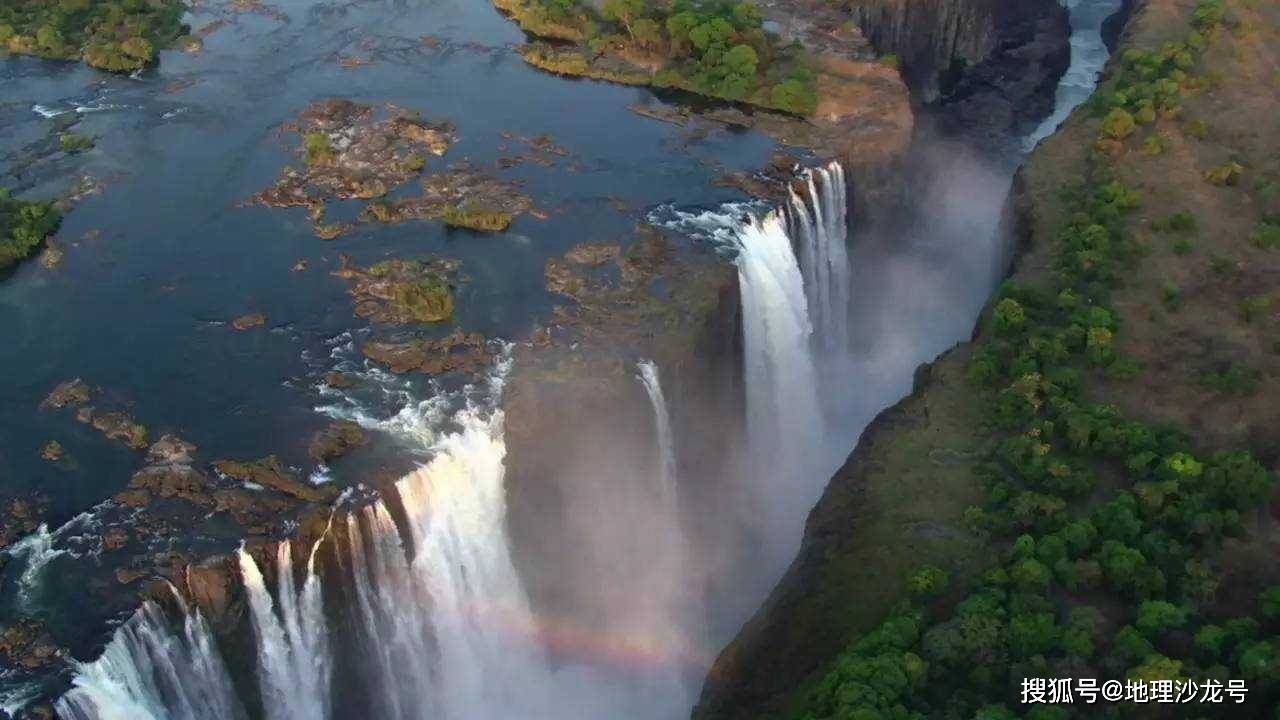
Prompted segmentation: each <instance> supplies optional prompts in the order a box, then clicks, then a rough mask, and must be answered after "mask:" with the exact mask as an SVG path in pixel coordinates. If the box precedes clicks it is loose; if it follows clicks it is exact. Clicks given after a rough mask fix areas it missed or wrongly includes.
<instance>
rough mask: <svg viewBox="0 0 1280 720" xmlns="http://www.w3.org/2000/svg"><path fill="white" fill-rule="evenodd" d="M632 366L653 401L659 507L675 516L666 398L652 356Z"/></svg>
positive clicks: (673, 465)
mask: <svg viewBox="0 0 1280 720" xmlns="http://www.w3.org/2000/svg"><path fill="white" fill-rule="evenodd" d="M636 368H637V369H638V370H639V371H640V375H639V376H638V377H639V378H640V382H641V383H642V384H643V385H644V390H645V392H646V393H648V395H649V402H650V403H651V404H652V405H653V427H654V431H655V432H656V433H657V435H658V459H659V462H660V470H661V475H660V478H659V479H660V484H659V488H660V492H661V495H662V498H661V500H662V507H663V508H665V509H667V510H669V511H670V514H671V516H672V517H673V518H678V517H679V513H678V508H679V501H678V499H677V498H678V490H677V488H676V450H675V439H674V438H672V437H671V416H670V415H669V414H668V413H667V401H666V398H664V397H663V396H662V382H661V380H660V379H659V377H658V366H657V365H655V364H654V363H653V361H652V360H641V361H640V362H638V363H636ZM677 525H678V523H677Z"/></svg>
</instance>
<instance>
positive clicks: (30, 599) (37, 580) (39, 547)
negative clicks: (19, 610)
mask: <svg viewBox="0 0 1280 720" xmlns="http://www.w3.org/2000/svg"><path fill="white" fill-rule="evenodd" d="M53 541H54V534H53V533H51V532H49V526H48V525H45V524H43V523H41V525H40V527H39V528H37V529H36V531H35V532H33V533H31V534H30V535H28V536H26V537H24V538H22V539H21V540H19V541H18V542H16V543H14V544H13V545H12V546H11V547H9V549H8V551H7V552H8V553H9V556H10V557H14V558H16V557H21V558H23V560H24V561H25V562H26V567H24V568H23V569H22V575H21V576H19V578H18V604H19V605H20V606H21V607H23V608H28V609H29V608H31V607H32V606H33V605H34V604H35V603H36V601H37V600H38V599H39V597H40V584H41V582H42V580H43V578H44V569H45V567H46V566H48V565H49V563H50V562H51V561H52V560H53V559H54V558H56V557H58V556H59V555H62V554H64V553H65V552H66V551H65V550H61V549H56V548H54V546H53Z"/></svg>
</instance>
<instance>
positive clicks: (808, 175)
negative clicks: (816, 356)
mask: <svg viewBox="0 0 1280 720" xmlns="http://www.w3.org/2000/svg"><path fill="white" fill-rule="evenodd" d="M803 180H804V188H805V191H806V193H805V194H806V196H807V201H806V199H804V198H801V197H800V195H798V194H797V193H796V191H795V188H793V187H788V188H787V195H788V197H787V202H786V203H785V204H784V205H783V206H782V211H783V213H784V216H785V218H786V220H787V223H786V226H787V231H788V235H789V236H790V237H791V238H792V240H793V241H794V242H793V244H794V245H795V248H796V252H797V254H798V257H797V262H798V264H799V265H800V271H801V276H802V278H803V280H804V291H805V299H806V300H807V302H808V308H809V316H810V319H811V321H812V322H813V328H814V342H815V343H816V344H817V346H818V348H819V349H820V350H822V351H823V353H824V355H835V356H841V355H843V354H845V353H847V352H848V350H849V342H850V340H849V338H850V335H849V307H850V304H851V303H852V283H853V280H852V268H851V267H850V265H849V251H848V229H847V217H848V209H847V201H846V198H845V194H846V185H845V179H844V168H843V167H842V166H841V165H840V163H838V162H835V161H832V162H830V163H828V164H827V165H826V166H824V167H820V168H816V169H807V170H805V171H804V175H803Z"/></svg>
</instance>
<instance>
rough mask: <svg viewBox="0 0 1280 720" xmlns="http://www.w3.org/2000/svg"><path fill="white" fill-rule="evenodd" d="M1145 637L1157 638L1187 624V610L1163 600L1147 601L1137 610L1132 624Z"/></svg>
mask: <svg viewBox="0 0 1280 720" xmlns="http://www.w3.org/2000/svg"><path fill="white" fill-rule="evenodd" d="M1134 624H1135V625H1137V626H1138V629H1139V630H1141V631H1142V633H1143V634H1144V635H1146V636H1147V637H1149V638H1150V637H1157V636H1160V635H1163V634H1164V633H1167V632H1169V631H1170V630H1176V629H1178V628H1181V627H1182V626H1184V625H1186V624H1187V610H1186V608H1182V607H1179V606H1177V605H1174V604H1173V603H1170V602H1165V601H1163V600H1148V601H1146V602H1144V603H1142V605H1141V606H1140V607H1139V608H1138V619H1137V621H1135V623H1134Z"/></svg>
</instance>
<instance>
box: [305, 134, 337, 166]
mask: <svg viewBox="0 0 1280 720" xmlns="http://www.w3.org/2000/svg"><path fill="white" fill-rule="evenodd" d="M302 141H303V142H302V144H303V148H305V150H306V154H307V164H308V165H328V164H330V163H332V162H333V143H332V141H330V140H329V136H328V135H327V134H325V133H322V132H309V133H307V134H306V135H305V136H303V139H302Z"/></svg>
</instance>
